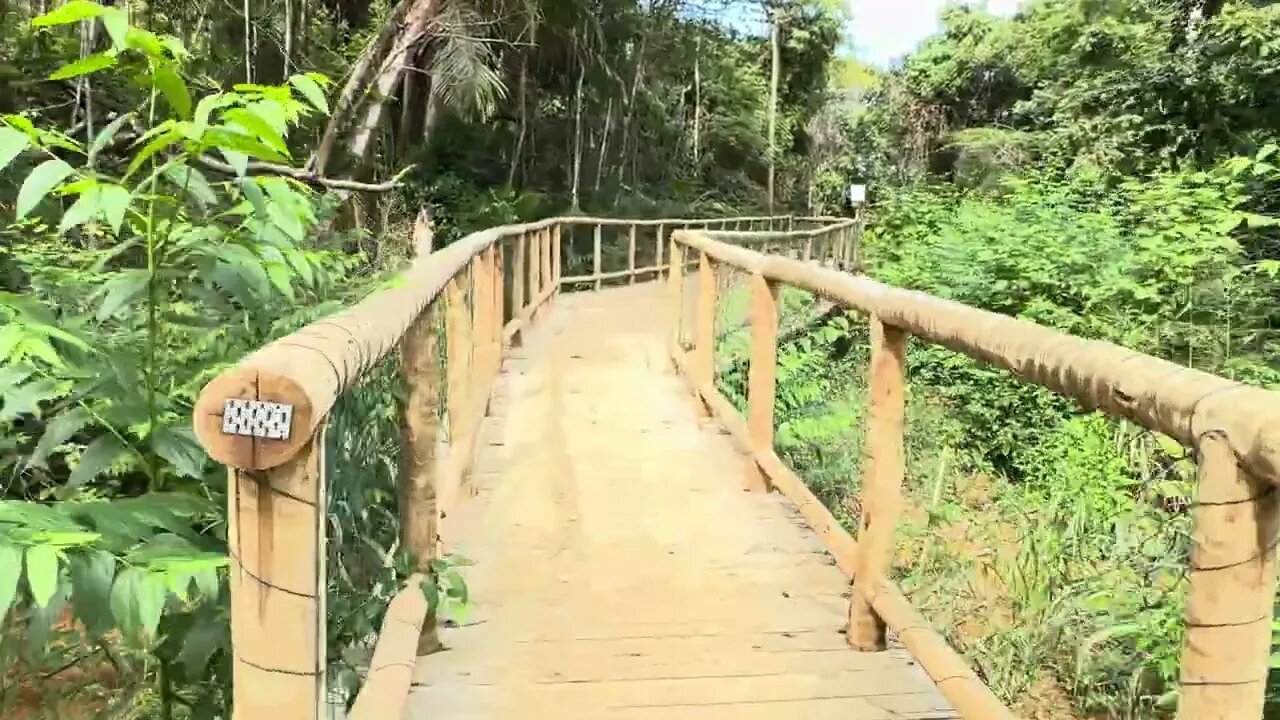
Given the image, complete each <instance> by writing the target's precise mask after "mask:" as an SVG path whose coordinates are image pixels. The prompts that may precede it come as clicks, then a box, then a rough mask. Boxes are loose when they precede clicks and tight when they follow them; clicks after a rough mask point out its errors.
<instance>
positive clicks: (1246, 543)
mask: <svg viewBox="0 0 1280 720" xmlns="http://www.w3.org/2000/svg"><path fill="white" fill-rule="evenodd" d="M1198 451H1199V487H1198V490H1197V497H1196V504H1195V506H1194V509H1193V510H1192V518H1193V521H1194V523H1195V528H1194V530H1193V532H1192V546H1191V575H1190V590H1189V593H1188V596H1187V608H1186V613H1187V633H1186V638H1185V640H1184V642H1183V647H1182V661H1181V667H1180V684H1181V688H1180V690H1181V697H1180V699H1179V701H1178V720H1228V718H1260V717H1262V709H1263V703H1264V701H1265V699H1266V690H1267V670H1268V664H1269V657H1270V647H1271V616H1272V603H1273V602H1274V600H1275V576H1276V568H1275V550H1276V549H1275V540H1276V531H1277V524H1278V522H1280V497H1278V496H1277V493H1276V490H1275V488H1274V487H1271V486H1270V485H1268V484H1266V483H1263V482H1259V481H1257V480H1255V479H1253V478H1251V477H1250V476H1249V475H1248V474H1246V473H1245V471H1243V470H1242V469H1241V468H1240V466H1239V463H1238V460H1237V458H1236V455H1235V453H1234V452H1233V451H1232V449H1231V446H1230V444H1229V443H1228V441H1227V438H1226V435H1225V434H1224V433H1223V432H1221V431H1220V430H1210V431H1208V432H1206V433H1204V434H1202V435H1201V436H1200V442H1199V447H1198Z"/></svg>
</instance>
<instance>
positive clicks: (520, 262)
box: [511, 233, 529, 317]
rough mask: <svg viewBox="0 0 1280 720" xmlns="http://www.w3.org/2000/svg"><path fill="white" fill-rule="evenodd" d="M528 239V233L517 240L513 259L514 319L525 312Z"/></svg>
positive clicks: (512, 292)
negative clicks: (525, 264) (525, 261)
mask: <svg viewBox="0 0 1280 720" xmlns="http://www.w3.org/2000/svg"><path fill="white" fill-rule="evenodd" d="M528 238H529V235H528V233H521V234H520V235H519V236H518V237H517V238H516V242H515V246H516V255H515V257H514V258H512V263H513V265H512V270H511V282H512V285H511V314H512V315H513V316H514V317H520V312H521V311H522V310H524V273H525V269H524V255H525V247H524V246H525V242H526V241H527V240H528Z"/></svg>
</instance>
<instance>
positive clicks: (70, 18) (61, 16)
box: [31, 0, 105, 27]
mask: <svg viewBox="0 0 1280 720" xmlns="http://www.w3.org/2000/svg"><path fill="white" fill-rule="evenodd" d="M104 11H105V8H103V7H102V6H101V5H99V4H98V3H95V2H89V0H70V2H67V3H66V4H64V5H59V6H58V7H56V8H54V9H53V10H51V11H49V12H47V13H45V14H44V15H41V16H40V17H38V18H36V19H34V20H32V21H31V24H32V25H33V26H35V27H48V26H51V25H68V24H70V23H74V22H80V21H81V20H88V19H89V18H95V17H98V16H99V15H101V14H102V13H103V12H104Z"/></svg>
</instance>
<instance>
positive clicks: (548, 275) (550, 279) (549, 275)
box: [541, 228, 556, 294]
mask: <svg viewBox="0 0 1280 720" xmlns="http://www.w3.org/2000/svg"><path fill="white" fill-rule="evenodd" d="M553 244H554V242H553V240H552V237H551V228H544V229H543V230H542V255H541V257H542V292H543V294H546V293H547V291H548V289H549V288H550V287H552V286H553V285H555V283H556V280H555V276H554V274H553V273H554V271H553V269H552V259H551V248H552V245H553Z"/></svg>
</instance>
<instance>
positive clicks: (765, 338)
mask: <svg viewBox="0 0 1280 720" xmlns="http://www.w3.org/2000/svg"><path fill="white" fill-rule="evenodd" d="M750 282H751V310H750V317H751V360H750V363H749V364H748V366H747V429H748V430H749V431H750V433H751V444H752V450H753V451H754V452H773V401H774V391H775V389H776V388H775V386H776V378H777V361H778V285H777V284H776V283H771V282H769V281H768V280H765V279H764V276H762V275H752V276H751V281H750ZM747 477H748V480H749V484H750V487H748V489H749V490H766V489H768V485H767V482H768V481H767V480H765V479H764V475H763V474H762V473H748V474H747Z"/></svg>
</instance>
